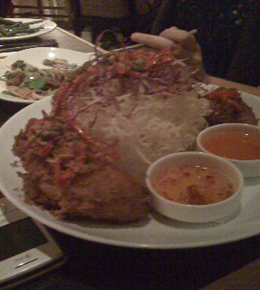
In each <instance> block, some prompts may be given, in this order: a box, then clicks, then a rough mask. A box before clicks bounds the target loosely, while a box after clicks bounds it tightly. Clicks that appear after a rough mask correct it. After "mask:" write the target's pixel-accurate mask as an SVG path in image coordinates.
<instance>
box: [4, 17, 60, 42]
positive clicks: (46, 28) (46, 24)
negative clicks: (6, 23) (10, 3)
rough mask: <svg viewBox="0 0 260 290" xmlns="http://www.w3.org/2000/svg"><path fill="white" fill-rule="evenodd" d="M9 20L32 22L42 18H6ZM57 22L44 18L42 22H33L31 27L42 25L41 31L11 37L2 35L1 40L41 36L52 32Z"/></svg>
mask: <svg viewBox="0 0 260 290" xmlns="http://www.w3.org/2000/svg"><path fill="white" fill-rule="evenodd" d="M5 19H7V20H12V21H14V22H19V21H21V22H23V23H28V22H32V21H36V20H40V19H36V18H33V19H31V18H5ZM56 26H57V24H56V23H55V22H53V21H51V20H43V21H42V22H40V23H36V24H32V25H31V27H32V28H38V27H42V29H40V30H39V31H37V32H35V33H30V34H25V35H17V36H10V37H0V42H2V41H9V40H20V39H27V38H32V37H36V36H40V35H43V34H45V33H48V32H51V31H52V30H53V29H54V28H56Z"/></svg>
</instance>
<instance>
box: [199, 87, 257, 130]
mask: <svg viewBox="0 0 260 290" xmlns="http://www.w3.org/2000/svg"><path fill="white" fill-rule="evenodd" d="M203 97H204V98H206V99H208V100H209V101H210V108H211V113H210V114H209V115H208V116H206V120H207V121H208V123H209V125H210V126H213V125H217V124H222V123H246V124H251V125H257V123H258V120H257V119H256V117H255V115H254V113H253V110H252V108H250V107H249V106H248V105H247V104H246V103H245V102H244V101H243V99H242V98H241V94H240V92H238V91H237V90H234V89H225V88H218V89H217V90H215V91H213V92H211V93H208V94H206V95H204V96H203Z"/></svg>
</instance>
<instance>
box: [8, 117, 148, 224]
mask: <svg viewBox="0 0 260 290" xmlns="http://www.w3.org/2000/svg"><path fill="white" fill-rule="evenodd" d="M13 152H14V154H15V155H17V156H19V157H20V158H21V161H22V163H23V167H24V168H25V169H26V170H27V173H26V174H23V175H22V177H23V178H24V190H25V199H26V201H27V202H29V203H33V204H35V205H37V206H39V207H41V208H43V209H46V210H50V211H51V212H52V213H53V214H54V215H56V216H59V217H60V218H62V219H82V218H83V219H91V220H95V221H109V222H113V223H117V224H123V223H130V222H135V221H138V220H140V219H142V218H144V217H146V216H147V215H148V213H149V211H150V202H149V193H148V191H147V189H146V187H144V186H143V185H141V184H140V183H139V182H138V181H137V180H135V178H134V177H132V176H131V175H130V174H129V173H128V172H126V171H124V170H123V169H121V168H119V167H118V166H117V165H115V163H114V162H113V161H112V160H111V158H109V157H108V156H107V155H106V154H102V153H100V151H99V150H97V148H96V147H95V146H92V145H91V144H89V143H88V142H87V141H86V140H83V139H82V138H81V136H79V135H78V132H77V131H76V130H75V129H74V128H73V127H72V126H70V125H69V124H68V123H67V122H65V121H64V120H63V119H59V118H51V117H45V118H43V119H40V120H37V119H31V120H30V121H29V122H28V124H27V126H26V128H25V130H22V131H21V132H20V133H19V134H18V135H17V136H16V137H15V143H14V146H13Z"/></svg>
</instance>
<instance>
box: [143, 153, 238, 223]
mask: <svg viewBox="0 0 260 290" xmlns="http://www.w3.org/2000/svg"><path fill="white" fill-rule="evenodd" d="M182 166H200V167H207V168H209V169H211V170H214V171H218V172H220V173H221V174H223V175H225V176H226V177H227V178H228V179H229V180H230V181H232V184H233V188H234V194H233V195H231V196H230V197H228V198H227V199H225V200H222V201H220V202H216V203H212V204H206V205H190V204H183V203H178V202H174V201H171V200H169V199H166V198H164V197H163V196H162V195H160V194H159V193H157V191H156V190H155V189H154V187H153V185H152V180H154V178H156V177H157V176H158V175H160V173H163V172H164V171H165V170H166V169H169V168H174V167H182ZM146 185H147V187H148V189H149V190H150V192H151V194H152V202H153V207H154V209H155V210H156V211H158V212H159V213H161V214H162V215H164V216H166V217H168V218H171V219H175V220H179V221H184V222H191V223H203V222H210V221H215V220H218V219H221V218H223V217H225V216H227V215H229V214H231V213H232V212H234V211H235V210H237V209H238V208H239V206H240V199H241V193H242V188H243V176H242V174H241V172H240V171H239V170H238V169H237V167H236V166H235V165H233V164H232V163H230V162H228V161H226V160H225V159H223V158H220V157H217V156H214V155H212V154H207V153H203V152H180V153H174V154H170V155H167V156H165V157H163V158H160V159H159V160H157V161H155V162H154V163H153V164H151V165H150V167H149V168H148V170H147V172H146ZM209 194H210V192H209Z"/></svg>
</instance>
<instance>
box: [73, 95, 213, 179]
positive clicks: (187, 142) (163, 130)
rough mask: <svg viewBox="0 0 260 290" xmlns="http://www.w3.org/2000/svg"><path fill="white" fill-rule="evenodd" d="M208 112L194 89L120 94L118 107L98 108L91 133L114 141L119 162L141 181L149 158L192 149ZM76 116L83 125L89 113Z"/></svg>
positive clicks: (205, 124) (98, 137)
mask: <svg viewBox="0 0 260 290" xmlns="http://www.w3.org/2000/svg"><path fill="white" fill-rule="evenodd" d="M136 102H137V103H136ZM133 103H134V104H133ZM129 108H132V109H131V110H132V111H131V113H129ZM208 112H209V103H208V101H207V100H206V99H204V98H198V95H197V93H195V92H194V91H190V92H189V93H187V94H186V95H171V96H169V97H165V96H164V97H163V98H162V97H157V98H155V96H154V95H153V96H152V97H149V96H147V95H146V96H143V98H142V99H141V100H138V101H136V100H135V102H133V100H132V99H131V97H129V96H122V97H121V101H120V107H119V109H118V108H115V106H113V105H112V106H110V107H105V108H104V109H103V110H102V109H101V110H99V111H98V117H97V119H96V121H95V125H94V126H93V127H92V128H91V136H93V137H94V138H97V139H100V140H106V141H108V142H110V143H112V144H116V145H117V146H118V148H119V152H120V153H121V155H122V159H121V160H120V161H119V162H120V164H121V165H122V166H123V167H124V168H125V169H127V170H128V171H129V172H130V173H132V174H133V175H134V176H136V177H137V178H138V179H139V180H140V181H143V180H144V177H145V172H146V170H147V168H148V166H149V165H150V164H151V162H154V161H155V160H157V159H158V158H160V157H162V156H165V155H167V154H171V153H175V152H180V151H188V150H193V149H195V139H196V136H197V134H198V133H199V132H200V131H201V130H202V129H204V128H205V127H207V126H208V125H207V122H206V120H205V119H204V116H205V115H207V113H208ZM78 120H79V121H80V122H81V123H83V125H84V126H85V125H87V124H84V122H86V120H89V116H88V117H87V118H86V115H85V114H84V113H83V114H81V116H80V118H78ZM86 127H88V125H87V126H86Z"/></svg>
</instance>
